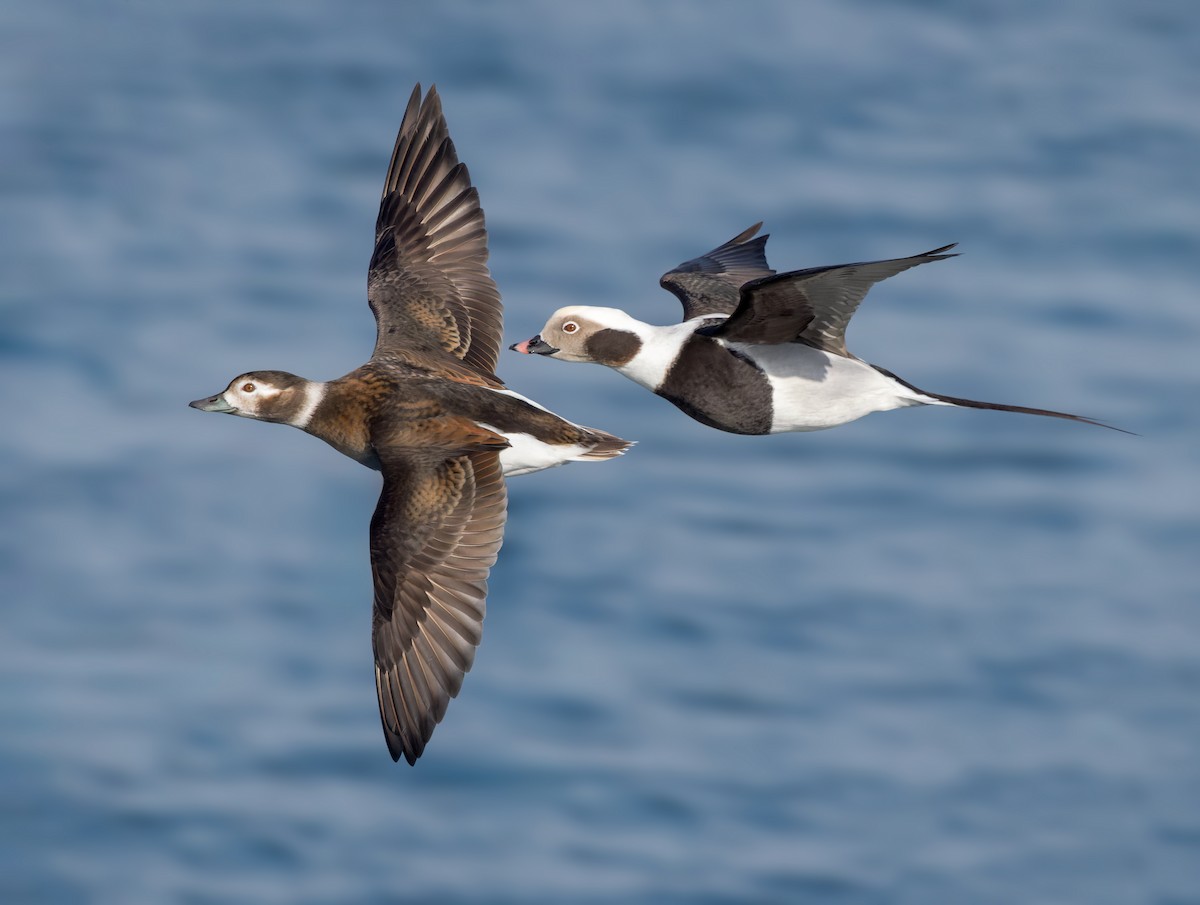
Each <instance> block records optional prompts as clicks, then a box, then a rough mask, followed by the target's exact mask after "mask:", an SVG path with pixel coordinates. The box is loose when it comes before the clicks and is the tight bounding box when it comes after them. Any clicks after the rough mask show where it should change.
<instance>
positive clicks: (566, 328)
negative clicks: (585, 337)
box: [562, 321, 579, 333]
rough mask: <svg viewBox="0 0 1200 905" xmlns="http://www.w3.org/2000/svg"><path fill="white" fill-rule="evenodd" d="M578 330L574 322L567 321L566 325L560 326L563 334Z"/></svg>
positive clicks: (577, 325)
mask: <svg viewBox="0 0 1200 905" xmlns="http://www.w3.org/2000/svg"><path fill="white" fill-rule="evenodd" d="M578 329H579V324H577V323H575V321H567V322H566V323H564V324H563V325H562V332H563V333H574V332H575V331H576V330H578Z"/></svg>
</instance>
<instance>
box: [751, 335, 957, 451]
mask: <svg viewBox="0 0 1200 905" xmlns="http://www.w3.org/2000/svg"><path fill="white" fill-rule="evenodd" d="M730 345H735V344H732V343H731V344H730ZM735 347H736V348H738V349H739V350H740V351H743V352H744V353H746V354H749V355H752V356H753V358H754V360H755V361H756V362H757V363H758V365H759V367H761V368H762V369H763V370H764V371H765V372H766V375H767V379H768V380H769V381H770V383H771V389H772V391H773V399H772V403H773V409H774V411H773V418H772V422H771V433H773V434H780V433H786V432H788V431H815V430H824V429H825V428H829V427H837V426H838V425H839V424H846V423H847V422H850V421H856V420H857V419H859V418H861V417H863V416H864V415H869V414H871V413H872V412H886V411H889V410H890V409H895V408H903V407H905V406H910V405H930V404H933V405H936V404H938V400H936V399H933V398H932V397H929V396H925V395H923V394H921V393H917V392H914V391H913V390H910V389H909V388H908V387H906V386H904V385H903V384H901V383H898V382H897V381H895V380H893V379H892V378H891V377H888V376H887V375H885V374H881V373H880V372H879V371H877V370H875V369H874V368H873V367H871V366H870V365H869V364H867V363H866V362H864V361H860V360H859V359H857V358H843V357H842V356H840V355H831V354H829V353H828V352H822V351H821V350H820V349H814V348H812V347H811V346H804V345H799V344H796V343H786V344H782V345H778V346H764V345H755V346H747V345H741V344H736V345H735Z"/></svg>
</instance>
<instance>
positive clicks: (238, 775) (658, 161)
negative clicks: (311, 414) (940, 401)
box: [0, 0, 1200, 905]
mask: <svg viewBox="0 0 1200 905" xmlns="http://www.w3.org/2000/svg"><path fill="white" fill-rule="evenodd" d="M0 22H2V24H3V35H4V52H3V53H2V54H0V91H2V94H0V117H2V118H0V130H2V131H0V136H2V145H3V149H4V150H3V161H4V166H3V167H0V192H2V197H0V229H2V235H3V237H4V238H3V242H0V291H2V293H3V295H2V306H3V307H2V312H3V313H2V318H3V320H2V325H0V327H2V329H0V386H2V387H3V390H2V391H0V392H2V394H3V395H2V398H3V403H4V404H3V414H4V421H5V427H4V429H3V430H2V431H0V501H2V505H3V522H2V523H0V570H2V571H0V613H2V614H3V625H2V631H0V725H2V726H3V730H2V731H0V901H3V902H6V903H10V902H11V903H24V902H37V903H80V902H87V903H100V905H109V903H112V905H126V903H154V905H162V903H168V905H173V903H187V905H201V903H231V902H237V903H240V902H254V903H287V905H306V903H328V902H337V903H343V905H364V903H394V902H422V903H424V902H446V903H480V905H484V903H486V905H493V903H498V905H504V903H547V905H549V903H562V902H583V903H626V902H657V903H712V905H716V903H900V905H908V903H913V905H917V903H920V905H928V903H938V905H941V903H954V905H956V903H971V905H977V903H985V905H990V903H996V905H1000V903H1004V905H1009V903H1056V905H1058V903H1072V905H1074V903H1079V905H1109V903H1152V905H1183V903H1197V902H1200V565H1198V561H1200V556H1198V553H1200V409H1198V407H1197V403H1196V400H1197V398H1198V397H1200V368H1198V367H1197V349H1198V348H1200V166H1198V161H1200V110H1198V108H1197V101H1196V99H1197V97H1200V62H1198V61H1200V14H1197V12H1196V10H1195V8H1194V4H1193V3H1190V2H1183V0H1181V2H1178V3H1161V2H1143V3H1139V4H1133V3H1122V2H1118V0H1087V2H1084V0H1078V2H1064V3H1057V4H1045V3H1041V2H1032V0H1030V2H1023V0H1017V2H1011V3H1006V4H984V3H976V2H928V3H916V2H910V3H886V4H885V3H878V2H868V0H854V2H845V0H818V2H811V3H798V2H791V0H787V2H772V3H767V2H764V3H754V4H749V3H748V4H736V5H735V4H725V3H717V2H711V0H710V2H692V3H682V2H677V3H661V4H648V3H647V4H643V3H633V2H627V0H607V2H604V3H598V4H589V5H586V8H585V5H584V4H559V3H551V2H540V3H539V2H516V3H503V4H499V3H498V4H490V5H484V4H474V3H462V2H447V3H437V4H408V3H395V2H373V3H372V2H367V3H356V4H345V3H342V2H334V0H328V2H325V0H298V2H290V3H279V4H261V3H210V2H200V0H181V2H176V3H152V2H135V0H126V2H114V3H104V4H95V3H83V2H61V3H47V2H45V0H10V2H9V3H7V4H6V6H5V9H4V12H3V13H0ZM417 81H421V82H422V83H424V84H426V85H428V84H429V83H431V82H436V83H437V84H438V86H439V89H440V91H441V93H442V95H443V99H444V104H445V108H446V112H447V116H448V118H449V122H450V126H451V130H452V134H453V136H454V138H455V141H456V143H457V145H458V147H459V151H460V153H461V155H462V157H463V159H464V160H466V161H467V163H468V164H469V166H470V168H471V172H472V174H473V176H474V178H475V181H476V183H477V184H478V186H479V189H480V192H481V195H482V199H483V203H484V207H485V209H486V212H487V216H488V225H489V227H490V231H491V237H492V265H493V272H494V274H495V276H496V278H497V281H498V283H499V285H500V287H501V290H502V291H503V293H504V296H505V302H506V306H507V321H506V336H507V340H506V341H507V342H513V341H516V340H519V339H524V338H526V337H528V336H530V335H531V334H532V333H534V332H535V331H536V330H537V329H538V328H539V327H540V326H541V324H542V323H543V321H544V319H545V317H546V315H547V314H548V313H549V312H550V311H551V310H553V309H554V308H556V307H558V306H560V305H562V304H567V303H583V304H604V305H616V306H619V307H624V308H627V309H628V310H630V311H631V312H633V313H635V314H636V315H637V316H639V317H642V318H643V319H646V320H650V321H657V322H660V323H662V322H668V321H670V320H672V319H674V318H676V317H677V316H678V308H677V305H676V303H675V301H674V299H673V298H671V297H670V296H669V295H667V294H666V293H664V292H662V291H661V290H660V289H659V288H658V287H657V286H656V281H657V278H658V275H659V274H660V273H661V272H662V271H663V270H665V269H667V268H669V267H670V266H672V265H674V264H676V263H677V262H679V261H681V260H684V259H686V258H689V257H692V256H693V255H695V254H697V253H699V252H702V251H704V250H706V249H708V248H711V247H712V246H713V245H715V244H717V243H719V242H721V241H723V240H725V239H726V238H728V237H729V236H732V235H733V234H734V233H736V232H738V231H740V230H741V229H743V228H744V227H746V226H748V225H749V224H751V223H753V222H755V221H757V220H760V219H761V220H765V221H766V229H767V230H768V231H770V232H771V234H772V238H771V241H770V243H769V246H768V252H769V254H770V258H771V261H772V263H773V264H774V265H775V266H776V267H779V268H783V269H790V268H795V267H801V266H810V265H815V264H825V263H835V262H841V261H847V260H862V259H867V258H872V257H892V256H897V255H906V254H911V253H915V252H920V251H924V250H925V249H928V248H932V247H935V246H938V245H942V244H945V243H947V242H953V241H957V242H960V243H961V246H960V249H959V250H960V251H962V252H963V255H962V257H959V258H955V259H954V260H952V261H949V262H946V263H941V264H937V265H933V266H929V267H923V268H920V269H919V270H915V271H911V272H909V273H906V274H903V275H901V276H899V277H896V278H895V279H893V280H889V281H888V282H886V283H884V284H881V285H880V286H879V287H877V288H876V289H875V290H874V291H873V292H872V294H871V296H870V297H869V299H868V300H867V302H866V304H865V305H864V306H863V309H862V310H861V311H860V313H859V315H858V317H857V318H856V320H855V322H854V324H853V327H852V329H851V331H850V345H851V348H852V349H853V350H854V351H855V352H857V353H858V354H859V355H861V356H863V357H865V358H867V359H868V360H871V361H874V362H877V363H879V364H881V365H883V366H885V367H888V368H890V369H892V370H894V371H896V372H897V373H899V374H900V375H901V376H903V377H905V378H906V379H908V380H910V381H912V382H913V383H915V384H917V385H918V386H922V387H928V388H929V389H932V390H937V391H940V392H944V393H951V394H955V395H961V396H974V397H977V398H983V399H992V400H997V401H1004V402H1011V403H1017V404H1026V405H1035V406H1048V407H1052V408H1059V409H1065V410H1067V411H1074V412H1079V413H1081V414H1085V415H1089V416H1092V417H1098V418H1101V419H1104V420H1108V421H1111V422H1113V423H1115V424H1119V425H1121V426H1123V427H1125V428H1128V429H1129V430H1132V431H1136V432H1137V433H1138V434H1140V436H1138V437H1129V436H1125V435H1122V434H1118V433H1115V432H1109V431H1104V430H1100V429H1097V428H1091V427H1087V426H1081V425H1076V424H1068V423H1064V422H1057V421H1051V420H1048V419H1036V418H1029V417H1022V416H1016V415H1004V414H999V413H992V412H973V411H950V410H935V409H926V410H910V411H903V412H896V413H890V414H885V415H875V416H872V417H870V418H867V419H865V420H863V421H860V422H858V423H855V424H853V425H849V426H846V427H843V428H839V429H837V430H834V431H828V432H823V433H816V434H807V435H806V434H792V435H787V436H781V437H772V438H744V437H734V436H727V435H723V434H720V433H718V432H716V431H712V430H710V429H707V428H704V427H702V426H701V425H699V424H696V423H695V422H692V421H690V420H688V419H687V418H685V417H684V416H682V415H681V414H680V413H678V412H677V411H675V410H674V409H673V408H671V407H670V406H669V405H668V404H667V403H665V402H663V401H662V400H659V399H656V398H655V397H653V396H651V395H650V394H648V393H646V392H645V391H643V390H641V389H639V388H638V387H636V386H635V385H634V384H632V383H630V382H628V381H626V380H624V379H623V378H621V377H619V376H618V375H616V374H613V373H610V372H608V371H605V370H602V369H600V368H591V367H584V366H579V365H569V364H561V363H556V362H552V361H547V360H543V359H528V358H524V357H521V356H518V355H515V354H512V353H505V355H504V356H503V358H502V362H501V368H500V371H501V374H502V376H504V377H505V379H506V380H507V381H508V382H509V383H510V384H511V385H512V386H513V387H514V388H515V389H518V390H519V391H520V392H522V393H525V394H527V395H530V396H532V397H534V398H536V399H538V400H539V401H541V402H542V403H544V404H545V405H547V406H549V407H551V408H553V409H555V410H556V411H559V412H561V413H562V414H564V415H566V416H567V417H570V418H572V419H574V420H578V421H581V422H583V423H586V424H591V425H595V426H598V427H603V428H605V429H608V430H610V431H613V432H616V433H618V434H621V435H622V436H626V437H630V438H633V439H636V440H638V441H640V443H639V445H638V446H637V447H636V448H635V449H634V450H633V452H632V453H631V454H630V455H628V456H627V457H625V458H624V459H621V460H618V461H615V462H608V463H604V464H601V465H587V466H584V465H576V466H571V467H569V468H563V469H558V470H556V471H553V472H548V473H543V474H540V475H535V476H532V477H528V478H520V479H517V480H516V481H514V482H513V484H512V486H511V513H510V520H509V527H508V532H507V538H506V544H505V548H504V551H503V553H502V555H501V559H500V562H499V564H498V565H497V566H496V568H495V570H494V572H493V575H492V583H491V588H492V591H491V597H490V601H489V603H490V607H489V616H488V622H487V631H486V634H485V639H484V643H483V646H482V647H481V648H480V651H479V656H478V659H477V661H476V666H475V669H474V671H473V672H472V674H471V675H470V676H469V678H468V680H467V682H466V685H465V686H464V689H463V692H462V694H461V696H460V698H459V700H457V701H455V702H454V704H453V705H452V706H451V708H450V711H449V713H448V715H447V718H446V721H445V722H444V723H443V725H442V726H441V727H439V729H438V730H437V732H436V733H435V735H434V738H433V741H432V743H431V744H430V746H429V748H428V750H427V752H426V754H425V757H424V758H423V759H422V760H421V761H420V763H419V764H418V766H417V767H416V768H415V769H410V768H408V767H407V766H404V765H403V764H402V765H399V766H397V765H393V764H392V763H391V761H390V759H389V758H388V757H387V753H386V750H385V748H384V745H383V739H382V737H381V733H380V729H379V726H378V717H377V714H376V706H375V697H374V691H373V675H372V669H371V658H370V644H369V618H370V617H369V603H370V583H369V570H368V564H367V545H366V534H367V520H368V518H369V514H370V512H371V510H372V508H373V506H374V499H375V495H376V492H377V483H378V478H377V476H376V475H374V474H373V473H371V472H369V471H367V470H366V469H363V468H359V467H357V466H355V465H353V464H352V463H351V462H349V461H348V460H346V459H344V458H342V457H340V456H338V455H337V454H336V453H334V452H333V451H332V450H330V449H329V448H327V447H325V446H324V445H323V444H321V443H318V442H316V441H314V440H313V439H312V438H309V437H306V436H304V435H302V434H301V433H299V432H297V431H290V430H283V429H280V428H275V427H271V426H267V425H262V424H254V423H251V422H247V421H243V420H240V419H234V418H217V417H214V416H207V415H200V414H198V413H197V412H195V411H192V410H189V409H188V408H187V407H186V405H185V403H186V402H187V400H189V399H194V398H197V397H199V396H203V395H207V394H210V393H212V392H215V391H217V390H218V389H220V388H221V387H223V386H224V385H225V382H226V381H227V380H228V379H229V378H230V377H232V376H233V375H235V374H236V373H238V372H239V371H241V370H245V369H250V368H285V369H287V370H291V371H294V372H296V373H300V374H304V375H308V376H312V377H316V378H327V377H333V376H337V375H339V374H342V373H344V372H346V371H348V370H350V369H351V368H353V367H354V366H356V365H357V364H358V363H360V362H361V361H362V360H363V359H364V358H365V357H366V355H367V354H368V353H369V350H370V348H371V345H372V343H373V339H374V325H373V322H372V319H371V317H370V314H369V311H368V309H367V306H366V303H365V297H364V295H365V293H364V277H365V270H366V263H367V259H368V257H369V253H370V242H371V230H372V228H373V225H374V218H375V205H376V203H377V200H378V192H379V186H380V183H381V180H382V177H383V171H384V168H385V166H386V163H387V158H388V154H389V152H390V149H391V143H392V140H393V137H394V134H395V129H396V126H397V124H398V121H399V118H400V115H401V113H402V111H403V107H404V104H405V101H406V99H407V97H408V94H409V91H410V90H411V88H412V85H413V83H415V82H417Z"/></svg>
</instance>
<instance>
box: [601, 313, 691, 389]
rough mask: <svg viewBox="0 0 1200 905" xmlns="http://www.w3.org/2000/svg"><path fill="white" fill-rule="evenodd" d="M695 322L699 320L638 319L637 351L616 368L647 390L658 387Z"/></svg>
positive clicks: (689, 334) (664, 378)
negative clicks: (658, 323)
mask: <svg viewBox="0 0 1200 905" xmlns="http://www.w3.org/2000/svg"><path fill="white" fill-rule="evenodd" d="M698 326H700V324H699V323H698V322H696V321H685V322H684V323H682V324H670V325H669V326H665V327H657V326H654V325H653V324H643V323H640V322H639V323H638V324H637V335H638V338H639V339H640V340H641V341H642V347H641V348H640V349H638V353H637V355H635V356H633V358H632V359H630V360H629V361H628V362H627V363H626V364H623V365H621V366H620V367H618V368H616V369H615V370H617V371H620V372H621V373H622V374H624V375H625V376H626V377H628V378H629V379H630V380H632V381H633V382H634V383H637V384H640V385H641V386H644V387H645V388H646V389H648V390H655V389H657V388H658V387H660V386H662V382H663V381H664V380H666V378H667V371H668V370H669V369H670V367H671V365H672V364H673V363H674V362H675V358H676V356H678V355H679V350H680V349H681V348H682V347H683V344H684V343H685V342H687V340H688V337H690V336H691V335H692V334H693V333H694V332H695V331H696V328H697V327H698Z"/></svg>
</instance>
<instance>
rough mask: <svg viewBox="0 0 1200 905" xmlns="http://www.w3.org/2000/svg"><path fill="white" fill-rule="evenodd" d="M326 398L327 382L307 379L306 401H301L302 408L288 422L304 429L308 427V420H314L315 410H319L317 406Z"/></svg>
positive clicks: (305, 385) (305, 388) (305, 386)
mask: <svg viewBox="0 0 1200 905" xmlns="http://www.w3.org/2000/svg"><path fill="white" fill-rule="evenodd" d="M324 398H325V384H324V383H320V382H318V381H315V380H309V381H307V382H306V383H305V384H304V402H303V403H301V405H300V408H299V409H298V410H297V411H296V416H295V417H294V418H292V419H291V420H290V421H289V422H288V424H290V425H291V426H292V427H298V428H300V429H301V430H304V428H306V427H308V422H310V421H311V420H312V416H313V412H315V411H316V410H317V406H318V405H320V404H321V400H322V399H324Z"/></svg>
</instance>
